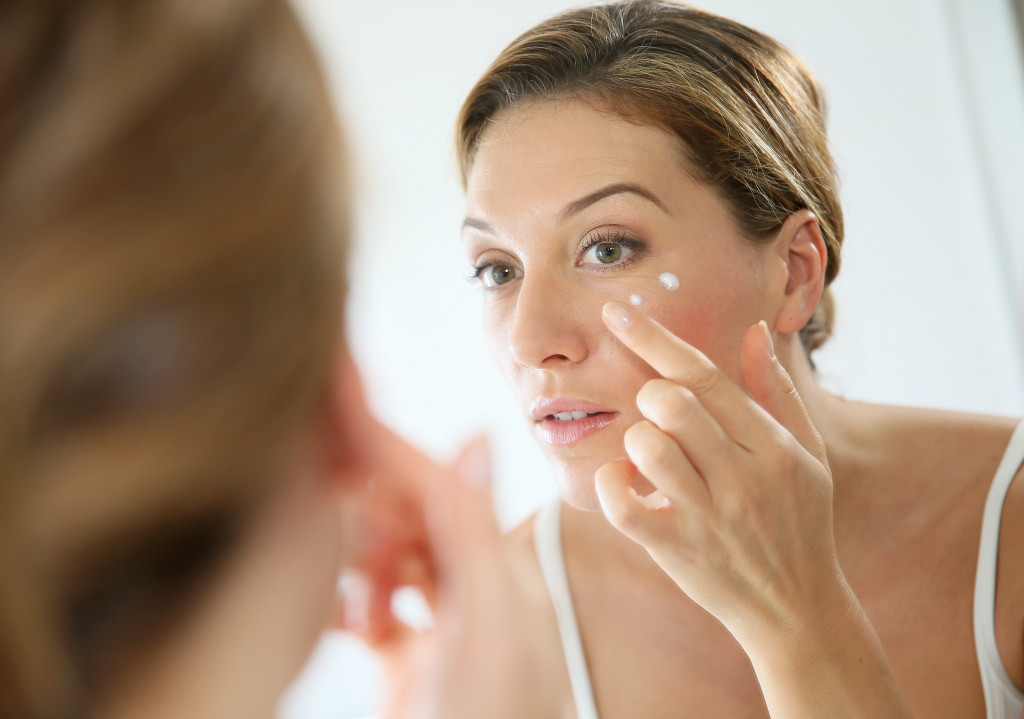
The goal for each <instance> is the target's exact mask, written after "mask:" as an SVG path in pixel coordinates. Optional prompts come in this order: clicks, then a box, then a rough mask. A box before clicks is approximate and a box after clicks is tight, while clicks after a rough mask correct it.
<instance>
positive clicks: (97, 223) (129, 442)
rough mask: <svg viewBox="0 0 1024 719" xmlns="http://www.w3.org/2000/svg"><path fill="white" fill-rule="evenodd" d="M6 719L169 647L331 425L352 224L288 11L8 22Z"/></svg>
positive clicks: (1, 15)
mask: <svg viewBox="0 0 1024 719" xmlns="http://www.w3.org/2000/svg"><path fill="white" fill-rule="evenodd" d="M0 48H3V52H2V54H0V715H2V716H4V717H5V718H7V719H12V718H16V717H17V718H20V717H47V718H50V717H71V716H75V717H79V716H85V715H88V714H89V713H90V708H89V707H90V703H91V701H92V695H93V694H94V693H96V692H97V691H100V690H101V689H102V687H103V686H104V683H105V682H106V681H107V680H108V679H109V678H110V677H112V676H114V675H115V674H116V673H117V672H119V671H120V670H122V669H124V667H125V666H126V665H127V664H130V663H131V661H130V660H131V659H132V658H133V656H135V653H136V652H137V651H140V650H141V649H142V648H143V646H142V645H143V644H144V643H146V642H149V641H152V639H153V637H158V636H160V632H162V631H171V630H172V629H173V628H174V626H175V622H177V621H178V620H179V619H180V618H181V617H182V616H184V614H185V613H186V608H187V606H188V603H189V601H191V600H192V598H193V597H194V596H195V595H196V594H197V592H199V591H200V589H201V588H202V586H203V585H204V581H203V580H204V578H205V577H206V576H207V575H208V574H209V573H210V572H211V571H213V570H214V568H215V567H216V565H217V563H218V561H219V560H220V559H221V558H223V557H224V556H225V555H226V552H227V549H228V548H229V547H231V546H232V543H233V542H234V541H235V539H236V537H237V536H238V535H239V534H240V532H241V531H242V530H243V528H244V527H245V524H246V521H247V519H248V517H249V516H250V515H251V513H252V512H253V510H254V508H256V507H257V506H259V504H260V502H262V501H263V499H264V498H265V497H266V496H267V495H268V493H269V492H270V490H271V489H272V488H273V486H274V485H275V483H278V482H281V481H283V480H284V479H285V476H286V473H285V463H286V462H288V461H289V459H290V458H291V457H293V455H294V452H295V448H296V447H297V443H298V442H300V441H301V440H302V439H303V438H304V437H306V436H308V435H309V432H310V431H311V429H312V426H313V422H314V420H315V418H316V417H317V416H318V414H319V413H320V412H322V411H323V410H324V406H325V399H326V396H327V392H328V382H329V378H330V376H331V373H332V363H333V361H334V359H335V357H336V355H337V351H338V348H339V340H340V330H341V301H342V294H343V287H342V271H343V262H342V259H343V258H342V249H343V245H344V244H345V234H346V217H345V208H344V196H345V194H344V187H342V186H341V184H340V182H341V181H342V179H343V178H342V174H341V173H340V172H339V169H338V159H339V158H338V155H339V149H340V148H339V146H338V142H337V136H336V129H335V126H334V118H333V114H332V110H331V107H330V102H329V99H328V96H327V92H326V90H325V85H324V82H323V79H322V77H321V74H320V71H319V68H318V67H317V62H316V60H315V58H314V54H313V52H312V50H311V48H310V46H309V44H308V41H307V39H306V37H305V35H304V34H303V32H302V31H301V29H300V27H299V25H298V23H297V21H296V18H295V17H294V16H293V13H292V11H291V9H290V8H289V6H288V4H287V3H286V2H284V0H219V1H217V2H211V1H210V0H174V1H173V2H171V1H169V2H162V1H161V2H157V1H156V0H154V1H151V2H150V1H147V2H139V1H138V0H89V1H82V2H70V3H69V2H57V1H56V0H25V1H23V2H15V3H4V5H3V8H2V9H0Z"/></svg>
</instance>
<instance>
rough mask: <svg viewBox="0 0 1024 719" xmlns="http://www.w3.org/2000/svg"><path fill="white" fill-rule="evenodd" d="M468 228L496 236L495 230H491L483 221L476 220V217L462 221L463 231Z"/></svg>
mask: <svg viewBox="0 0 1024 719" xmlns="http://www.w3.org/2000/svg"><path fill="white" fill-rule="evenodd" d="M466 228H470V229H473V230H480V232H487V233H489V234H492V235H493V234H494V230H492V229H491V226H490V225H488V224H487V223H486V222H484V221H483V220H478V219H476V218H475V217H467V218H466V219H464V220H463V221H462V229H463V230H465V229H466Z"/></svg>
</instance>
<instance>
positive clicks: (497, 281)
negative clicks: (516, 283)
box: [479, 265, 523, 287]
mask: <svg viewBox="0 0 1024 719" xmlns="http://www.w3.org/2000/svg"><path fill="white" fill-rule="evenodd" d="M522 274H523V273H522V272H520V271H519V270H517V269H516V268H515V267H509V266H508V265H490V266H489V267H484V268H482V269H481V270H480V274H479V277H480V282H482V283H483V286H484V287H499V286H501V285H504V284H506V283H507V282H511V281H512V280H514V279H516V278H517V277H521V276H522Z"/></svg>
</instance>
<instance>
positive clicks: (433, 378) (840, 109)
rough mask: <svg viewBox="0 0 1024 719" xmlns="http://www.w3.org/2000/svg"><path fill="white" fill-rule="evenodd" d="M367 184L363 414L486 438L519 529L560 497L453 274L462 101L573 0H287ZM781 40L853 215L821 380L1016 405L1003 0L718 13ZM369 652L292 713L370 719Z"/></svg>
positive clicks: (723, 3) (1011, 107)
mask: <svg viewBox="0 0 1024 719" xmlns="http://www.w3.org/2000/svg"><path fill="white" fill-rule="evenodd" d="M297 4H298V8H299V10H300V13H301V14H302V16H303V17H304V18H305V19H306V20H307V21H308V26H309V28H310V30H311V32H312V34H313V35H314V39H315V41H316V42H317V44H318V46H319V47H320V49H321V51H322V54H323V58H324V62H325V65H326V67H327V71H328V74H329V76H330V78H331V82H332V84H333V86H334V89H335V92H336V95H337V97H338V98H339V100H340V112H341V115H342V118H343V124H344V126H345V131H346V134H347V136H348V138H349V143H350V145H351V149H352V155H353V163H354V172H355V177H356V183H355V184H356V192H357V195H356V201H357V218H356V221H357V228H356V230H357V239H358V246H357V248H356V253H355V257H354V265H353V267H354V276H353V292H352V297H351V300H350V322H351V341H352V344H353V346H354V348H355V351H356V355H357V358H358V360H359V362H360V364H361V366H362V368H363V371H364V373H365V379H366V382H367V384H368V387H369V392H370V397H371V401H372V403H373V405H374V406H375V407H376V409H377V410H378V411H379V413H380V414H381V415H382V417H383V418H384V419H385V420H386V421H387V422H388V423H389V424H391V425H392V426H393V427H395V428H396V429H398V430H400V431H401V432H403V433H404V434H406V435H408V436H409V437H410V438H412V439H413V440H414V441H416V442H417V443H419V444H421V445H422V446H424V447H426V448H427V449H429V450H430V451H432V452H433V453H435V454H436V455H437V456H439V457H444V456H447V455H450V454H451V453H452V452H453V451H454V450H455V448H456V447H457V446H458V444H459V443H460V442H461V441H462V440H464V439H466V438H468V437H470V436H472V435H474V434H476V433H478V432H481V431H483V432H487V433H489V434H490V435H491V436H492V438H493V439H494V443H495V452H496V482H497V497H498V505H499V506H498V510H499V514H500V516H501V518H502V520H503V523H504V524H505V525H506V526H508V525H510V524H512V523H514V522H516V521H518V520H519V519H521V518H522V517H523V516H525V515H526V514H527V513H528V512H529V511H531V510H532V509H533V508H535V507H536V506H537V505H538V504H539V503H541V502H542V501H544V500H545V499H546V498H547V497H550V496H552V495H553V487H552V483H551V482H550V480H549V479H548V474H547V468H546V466H545V464H544V462H543V460H542V459H541V456H540V453H539V450H538V449H537V448H536V447H535V446H534V445H533V443H532V440H530V439H529V437H528V436H527V433H526V432H525V430H524V428H523V425H522V421H521V420H520V418H519V415H518V412H517V410H516V408H515V406H514V404H513V403H512V400H511V397H510V396H509V394H508V392H507V391H506V389H505V387H504V385H503V383H502V381H501V380H500V378H499V376H498V374H497V373H496V371H495V370H494V369H493V368H492V366H491V362H490V359H489V357H488V355H487V353H486V351H485V349H484V345H483V339H482V334H481V331H480V319H479V291H478V290H477V289H476V288H475V287H474V286H473V285H471V284H470V283H468V282H466V281H464V280H463V278H464V277H465V276H466V275H467V273H468V265H467V263H466V262H465V260H464V259H463V257H462V254H461V247H460V244H459V243H460V239H459V226H460V223H461V219H462V210H463V208H462V198H461V192H460V190H459V187H458V182H457V173H456V169H455V163H454V159H453V152H452V149H451V148H452V136H453V129H452V127H453V122H454V118H455V114H456V112H457V110H458V108H459V105H460V104H461V101H462V99H463V97H464V95H465V93H466V92H467V91H468V90H469V88H470V87H471V86H472V84H473V83H474V82H475V80H476V79H477V78H478V76H479V75H480V73H481V72H482V71H483V70H484V69H485V68H486V66H487V65H488V64H489V62H490V61H491V60H492V59H493V58H494V56H495V55H496V54H497V53H498V52H499V51H500V49H501V48H503V47H504V46H505V45H506V44H507V43H508V42H509V41H511V40H512V39H513V38H514V37H516V36H517V35H518V34H519V33H520V32H522V31H523V30H526V29H527V28H529V27H530V26H532V25H533V24H534V23H536V22H538V21H540V20H542V19H544V18H545V17H547V16H549V15H551V14H553V13H555V12H557V11H559V10H562V9H564V8H566V7H570V6H572V5H575V4H578V3H574V2H564V1H560V0H516V1H514V2H511V1H509V0H432V1H431V2H420V1H418V0H392V1H391V2H381V1H380V0H298V1H297ZM700 5H701V6H702V7H705V8H706V9H709V10H712V11H715V12H719V13H722V14H724V15H727V16H730V17H734V18H736V19H738V20H741V21H744V22H747V23H748V24H751V25H753V26H754V27H757V28H759V29H761V30H764V31H766V32H768V33H769V34H771V35H774V36H775V37H778V38H779V39H781V40H783V41H784V42H786V43H788V44H789V45H790V46H791V47H792V48H794V49H795V50H796V51H797V52H798V53H799V54H800V55H802V56H803V57H804V58H805V59H806V60H807V61H808V62H809V63H810V65H811V67H813V68H814V69H815V70H816V72H817V73H818V74H819V76H820V77H821V79H822V81H823V82H824V84H825V86H826V88H827V89H828V92H829V99H830V106H831V134H832V139H833V143H834V146H835V152H836V156H837V159H838V162H839V166H840V172H841V177H842V186H843V193H842V194H843V199H844V205H845V208H846V213H847V233H846V244H845V247H844V250H843V269H842V272H841V274H840V276H839V279H838V280H837V282H836V284H835V285H834V288H835V293H836V299H837V305H838V322H837V326H836V332H835V337H834V338H833V340H832V341H831V343H830V344H829V345H828V346H827V347H826V348H825V349H824V350H823V351H822V352H821V353H820V354H819V355H818V359H817V361H818V365H819V368H820V369H821V372H822V374H823V377H824V378H825V381H826V383H827V384H828V386H830V387H832V388H834V389H835V390H836V391H838V392H841V393H842V394H844V395H846V396H848V397H851V398H855V399H864V400H872V401H880V402H887V403H898V404H913V405H926V406H935V407H949V408H955V409H960V410H967V411H977V412H990V413H999V414H1008V415H1017V414H1021V413H1022V412H1024V381H1022V373H1021V368H1022V367H1024V354H1022V340H1021V331H1020V330H1021V320H1020V310H1021V307H1022V306H1024V303H1022V297H1024V294H1022V293H1024V224H1022V223H1021V221H1020V218H1019V217H1018V216H1016V212H1017V210H1018V209H1019V208H1021V207H1024V184H1022V180H1021V177H1020V173H1019V168H1021V167H1024V77H1022V76H1024V72H1022V62H1021V57H1022V55H1021V52H1020V48H1019V45H1018V40H1017V38H1016V36H1015V35H1014V34H1013V24H1012V15H1011V9H1010V4H1009V0H859V1H858V2H838V1H836V0H705V1H704V2H701V3H700ZM376 691H377V685H376V678H375V673H374V669H373V666H372V663H371V662H370V661H369V659H368V658H367V657H366V656H365V655H364V654H363V653H361V652H360V651H359V650H358V649H357V648H354V647H353V646H352V645H351V643H350V642H349V640H345V639H342V638H339V637H337V636H333V637H328V638H327V639H325V641H324V642H323V645H322V647H321V650H320V652H319V653H318V655H317V658H316V659H315V660H314V662H313V663H312V665H311V666H310V668H309V669H308V671H307V673H306V675H305V676H304V677H303V678H302V680H301V681H300V682H299V683H298V685H297V686H296V689H295V691H294V692H293V694H292V695H291V697H289V699H288V700H287V701H286V702H285V705H284V707H283V709H282V712H281V714H282V717H284V718H286V719H319V718H320V717H325V718H326V717H346V716H358V715H360V714H365V713H368V712H369V711H371V710H372V706H373V696H374V695H375V693H376Z"/></svg>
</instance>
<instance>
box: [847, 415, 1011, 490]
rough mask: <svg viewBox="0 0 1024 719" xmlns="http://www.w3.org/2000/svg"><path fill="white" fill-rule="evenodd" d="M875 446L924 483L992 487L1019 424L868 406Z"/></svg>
mask: <svg viewBox="0 0 1024 719" xmlns="http://www.w3.org/2000/svg"><path fill="white" fill-rule="evenodd" d="M864 412H865V416H866V417H869V418H870V420H869V426H870V428H869V429H868V430H867V432H868V433H870V436H871V438H872V439H871V442H870V443H871V444H873V445H874V446H875V447H877V448H878V449H879V450H880V452H881V454H882V455H883V456H885V457H886V458H887V460H888V461H889V462H891V463H893V464H896V465H899V466H902V467H904V468H906V469H909V470H910V471H911V472H912V473H914V474H918V475H920V476H923V477H931V478H933V479H934V480H936V481H946V480H950V479H952V478H953V477H959V478H960V479H962V480H964V481H970V480H974V481H979V482H990V481H991V479H992V477H993V476H994V475H995V471H996V468H997V467H998V466H999V462H1000V461H1001V459H1002V457H1003V454H1004V453H1005V451H1006V447H1007V444H1008V443H1009V441H1010V436H1011V435H1012V434H1013V431H1014V429H1015V428H1016V427H1017V425H1018V423H1019V422H1020V420H1019V419H1015V418H1011V417H1002V416H996V415H984V414H971V413H966V412H953V411H948V410H937V409H922V408H914V407H892V406H881V405H870V406H868V405H865V410H864Z"/></svg>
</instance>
